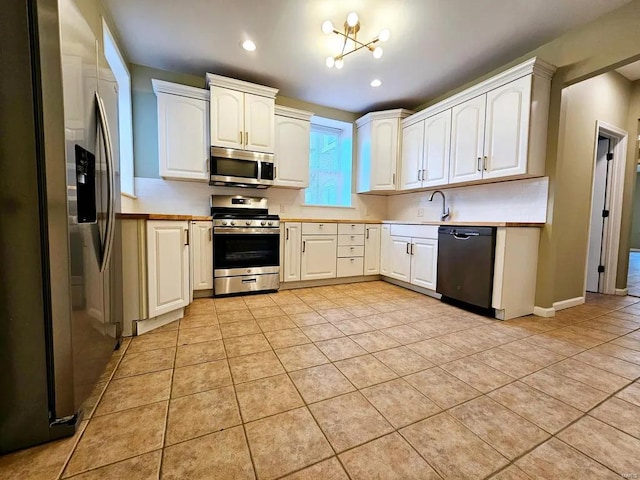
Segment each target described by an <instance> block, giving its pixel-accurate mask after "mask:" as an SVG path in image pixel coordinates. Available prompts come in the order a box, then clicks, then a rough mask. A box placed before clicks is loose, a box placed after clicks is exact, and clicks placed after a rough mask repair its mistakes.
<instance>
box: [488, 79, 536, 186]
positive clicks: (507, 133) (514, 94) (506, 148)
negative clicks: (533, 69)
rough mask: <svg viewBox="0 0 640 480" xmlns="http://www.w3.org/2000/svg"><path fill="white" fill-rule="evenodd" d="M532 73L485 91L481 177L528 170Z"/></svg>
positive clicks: (501, 175) (509, 174)
mask: <svg viewBox="0 0 640 480" xmlns="http://www.w3.org/2000/svg"><path fill="white" fill-rule="evenodd" d="M530 108H531V76H530V75H529V76H526V77H522V78H519V79H518V80H515V81H513V82H511V83H508V84H507V85H504V86H502V87H499V88H496V89H495V90H492V91H490V92H489V93H487V121H486V128H485V141H484V155H485V157H486V160H485V166H484V167H485V171H484V174H483V177H484V178H498V177H508V176H511V175H522V174H524V173H527V151H528V146H529V111H530Z"/></svg>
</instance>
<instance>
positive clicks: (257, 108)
mask: <svg viewBox="0 0 640 480" xmlns="http://www.w3.org/2000/svg"><path fill="white" fill-rule="evenodd" d="M274 125H275V100H274V99H273V98H267V97H261V96H259V95H252V94H250V93H245V94H244V132H245V133H244V135H245V138H244V148H245V149H246V150H251V151H253V152H266V153H273V152H274V130H275V128H274Z"/></svg>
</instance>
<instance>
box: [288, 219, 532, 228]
mask: <svg viewBox="0 0 640 480" xmlns="http://www.w3.org/2000/svg"><path fill="white" fill-rule="evenodd" d="M280 221H281V222H302V223H367V224H376V223H386V224H395V225H452V226H457V227H537V228H542V227H544V223H543V222H456V221H449V222H438V221H435V220H434V221H424V222H414V221H408V220H368V219H364V220H363V219H359V220H336V219H329V218H285V217H281V218H280Z"/></svg>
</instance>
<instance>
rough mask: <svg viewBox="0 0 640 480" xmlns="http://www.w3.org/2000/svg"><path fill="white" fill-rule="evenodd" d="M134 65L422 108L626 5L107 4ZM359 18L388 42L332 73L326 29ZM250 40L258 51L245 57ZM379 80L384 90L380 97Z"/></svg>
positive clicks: (307, 94)
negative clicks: (376, 53)
mask: <svg viewBox="0 0 640 480" xmlns="http://www.w3.org/2000/svg"><path fill="white" fill-rule="evenodd" d="M103 1H104V2H105V4H106V5H107V8H108V9H109V10H110V12H111V14H112V15H113V18H114V20H115V23H116V26H117V28H118V30H119V33H120V35H121V37H122V40H123V42H124V48H125V50H126V52H127V53H128V55H129V58H130V60H131V61H132V62H133V63H138V64H142V65H148V66H152V67H156V68H160V69H165V70H172V71H177V72H184V73H192V74H195V75H204V73H205V72H207V71H209V72H213V73H218V74H222V75H227V76H232V77H235V78H240V79H243V80H247V81H252V82H257V83H262V84H264V85H268V86H273V87H277V88H279V89H280V93H281V94H282V95H285V96H288V97H293V98H298V99H301V100H306V101H308V102H313V103H317V104H320V105H326V106H330V107H336V108H341V109H343V110H348V111H353V112H364V111H369V110H371V109H375V108H387V107H414V106H416V105H417V104H420V103H422V102H423V101H425V100H427V99H429V98H433V97H435V96H437V95H440V94H442V93H445V92H446V91H448V90H450V89H451V88H455V87H457V86H459V85H462V84H463V83H466V82H467V81H470V80H473V79H474V78H475V77H477V76H480V75H482V74H485V73H487V72H489V71H491V70H493V69H494V68H497V67H499V66H500V65H503V64H505V63H507V62H509V61H511V60H513V59H514V58H517V57H518V56H520V55H523V54H525V53H527V52H528V51H531V50H533V49H534V48H536V47H537V46H539V45H542V44H544V43H546V42H547V41H549V40H551V39H553V38H555V37H558V36H560V35H561V34H562V33H564V32H566V31H567V30H570V29H572V28H575V27H577V26H580V25H582V24H584V23H587V22H589V21H591V20H593V19H595V18H597V17H599V16H600V15H603V14H604V13H606V12H608V11H610V10H613V9H615V8H617V7H619V6H621V5H622V4H624V3H627V2H628V1H629V0H394V1H389V0H366V1H365V0H181V1H179V2H177V1H175V0H103ZM352 10H353V11H356V12H357V13H358V15H359V16H360V21H361V24H362V26H361V30H360V33H359V39H364V40H368V39H369V38H372V37H374V36H375V35H377V34H378V33H379V31H380V30H381V29H383V28H388V29H390V31H391V38H390V40H389V41H388V42H387V43H386V44H383V47H384V55H383V57H382V58H381V59H380V60H375V59H373V57H372V56H371V54H370V53H369V52H367V51H359V52H356V53H354V54H353V55H350V56H348V57H346V58H345V66H344V68H343V69H342V70H336V69H328V68H327V67H326V66H325V63H324V62H325V58H326V57H327V56H329V55H331V54H335V53H337V52H334V51H333V50H331V48H330V46H331V41H330V38H331V36H333V37H335V35H331V36H326V35H324V34H323V33H322V31H321V29H320V27H321V24H322V22H323V21H324V20H327V19H329V20H331V21H332V22H333V23H334V25H336V26H338V25H342V24H343V22H344V20H345V18H346V15H347V13H349V12H350V11H352ZM245 38H251V39H252V40H253V41H254V42H255V43H256V45H257V47H258V48H257V50H256V51H255V52H246V51H244V50H243V49H242V48H240V42H241V41H242V40H244V39H245ZM373 78H379V79H381V80H382V82H383V84H382V86H381V87H379V88H372V87H370V86H369V83H370V82H371V80H372V79H373Z"/></svg>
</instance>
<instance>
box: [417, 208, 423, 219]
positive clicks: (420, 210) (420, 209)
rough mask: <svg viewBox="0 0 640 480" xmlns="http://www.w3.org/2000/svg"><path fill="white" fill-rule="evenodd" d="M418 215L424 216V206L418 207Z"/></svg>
mask: <svg viewBox="0 0 640 480" xmlns="http://www.w3.org/2000/svg"><path fill="white" fill-rule="evenodd" d="M418 216H419V217H424V208H422V207H418Z"/></svg>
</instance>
